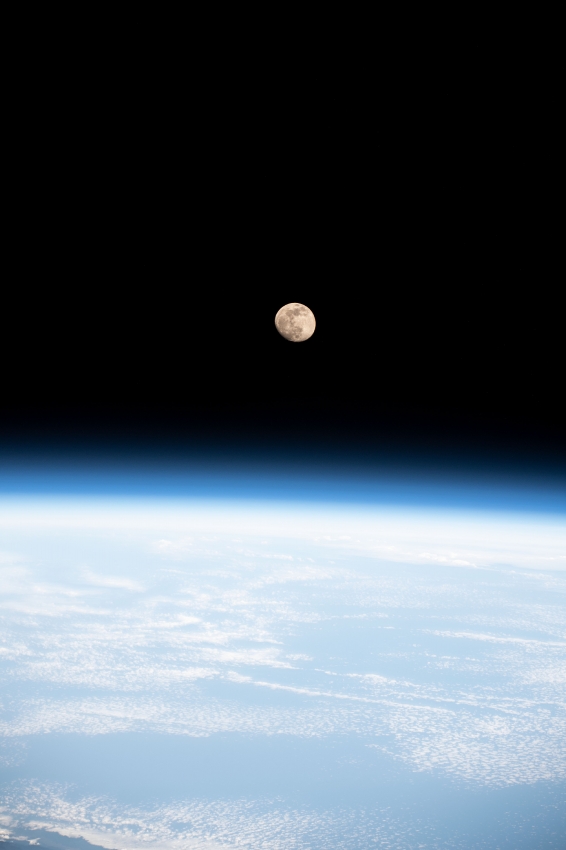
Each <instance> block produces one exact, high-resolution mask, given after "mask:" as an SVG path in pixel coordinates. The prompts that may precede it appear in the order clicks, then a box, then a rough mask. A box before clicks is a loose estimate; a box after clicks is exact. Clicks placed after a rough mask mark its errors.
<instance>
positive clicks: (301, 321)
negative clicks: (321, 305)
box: [275, 302, 316, 342]
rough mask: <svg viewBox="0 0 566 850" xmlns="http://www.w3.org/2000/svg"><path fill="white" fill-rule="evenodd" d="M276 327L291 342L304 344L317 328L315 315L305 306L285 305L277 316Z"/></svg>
mask: <svg viewBox="0 0 566 850" xmlns="http://www.w3.org/2000/svg"><path fill="white" fill-rule="evenodd" d="M275 327H276V328H277V330H278V331H279V333H280V334H281V336H284V337H285V339H288V340H289V342H304V340H305V339H309V338H310V337H311V336H312V335H313V333H314V329H315V327H316V321H315V318H314V313H313V312H312V310H309V308H308V307H305V305H304V304H297V303H295V302H293V303H291V304H285V306H284V307H281V309H280V310H279V311H278V313H277V315H276V316H275Z"/></svg>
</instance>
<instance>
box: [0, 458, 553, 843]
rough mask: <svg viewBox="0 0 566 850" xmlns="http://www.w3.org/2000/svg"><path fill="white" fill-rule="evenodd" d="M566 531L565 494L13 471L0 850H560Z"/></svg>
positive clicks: (5, 553)
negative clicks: (34, 849) (86, 846)
mask: <svg viewBox="0 0 566 850" xmlns="http://www.w3.org/2000/svg"><path fill="white" fill-rule="evenodd" d="M565 518H566V489H565V488H564V486H563V482H562V481H561V479H560V478H559V477H558V476H555V477H554V478H553V477H552V476H547V477H546V478H542V477H539V478H538V479H536V478H535V477H534V476H530V477H529V476H526V475H522V476H520V475H514V476H513V475H511V474H510V473H509V474H506V475H505V476H504V475H499V476H495V475H491V476H488V475H487V474H486V473H482V474H481V475H480V474H478V475H476V476H474V475H472V473H471V472H469V471H468V472H467V473H466V474H465V475H464V474H458V475H457V474H455V473H453V472H452V473H451V472H450V471H449V470H448V471H445V472H444V473H443V474H440V473H437V474H434V475H433V474H432V473H430V472H426V474H425V471H421V473H420V474H418V475H417V474H415V473H414V472H410V470H409V471H405V472H403V471H399V470H397V471H395V470H391V469H389V470H385V469H382V470H381V472H380V471H379V470H377V471H376V470H375V469H372V470H369V471H367V472H366V473H363V471H360V470H359V469H358V470H357V471H356V472H355V474H354V472H352V470H350V471H348V470H344V469H342V470H339V471H337V470H336V469H333V468H332V467H330V466H329V467H324V468H323V467H319V468H318V469H316V470H313V469H312V468H311V469H305V470H302V471H301V470H300V469H299V470H297V469H296V468H295V467H293V468H291V467H288V468H287V469H286V470H285V469H282V468H281V467H278V468H274V467H273V468H262V467H261V466H259V465H258V466H256V467H255V468H254V467H252V466H249V465H248V466H247V467H244V466H240V467H236V466H234V468H233V469H232V470H231V471H230V470H229V469H227V467H226V465H225V464H224V465H223V464H219V465H218V466H217V467H214V465H213V464H209V465H208V466H207V465H206V464H202V465H201V466H200V467H198V465H196V464H193V465H192V466H191V467H190V468H189V466H187V465H186V464H185V466H182V465H180V466H179V469H172V468H165V467H164V466H159V465H155V466H154V467H153V468H152V467H151V466H150V465H146V466H141V465H140V466H138V467H136V466H135V464H131V465H130V466H129V467H128V468H125V467H122V468H118V467H116V466H114V467H112V465H109V464H106V465H103V464H100V465H99V466H98V468H95V467H94V466H93V465H91V466H90V467H85V466H84V465H83V466H82V467H81V466H79V465H75V466H72V465H70V464H69V465H67V467H64V466H63V465H60V466H59V467H58V468H55V467H53V466H51V467H49V465H48V464H45V465H44V466H41V465H37V464H36V465H33V464H29V465H28V466H27V468H26V466H25V465H22V464H20V465H19V466H18V465H17V464H13V465H12V467H10V466H9V464H7V463H4V464H3V465H2V467H1V469H0V625H1V632H0V795H1V798H2V802H1V804H0V836H2V835H3V836H4V837H6V838H8V837H10V838H12V839H18V838H19V840H21V841H24V840H25V842H26V846H29V845H28V844H27V842H28V841H29V840H35V839H38V840H39V841H40V845H44V846H49V840H50V839H49V834H50V833H58V834H60V835H64V836H67V837H68V838H69V840H70V839H78V838H79V837H82V838H84V839H86V840H87V841H89V842H91V843H93V844H96V845H100V846H104V847H107V848H116V847H120V848H127V850H134V848H139V847H140V846H143V847H147V848H149V849H150V848H152V847H155V848H160V850H161V849H162V848H169V847H170V848H171V850H173V848H196V847H201V846H207V847H210V848H230V847H234V848H235V847H242V846H243V847H247V848H250V850H255V848H273V850H283V848H289V847H294V848H296V850H307V848H310V850H329V848H356V850H367V848H371V847H380V848H413V847H415V848H416V847H419V846H420V847H427V848H441V847H442V848H444V847H451V848H465V850H471V848H476V847H482V848H487V850H496V848H498V847H501V846H503V845H504V843H505V846H512V847H514V848H517V850H531V848H532V847H534V846H537V847H538V846H541V847H542V846H544V847H549V848H557V850H558V848H561V847H563V846H564V841H565V838H566V806H565V802H564V801H565V791H566V708H565V706H566V673H565V671H566V522H565ZM205 842H208V843H205ZM22 846H23V845H22ZM68 846H69V847H72V846H73V845H72V843H71V844H69V845H68Z"/></svg>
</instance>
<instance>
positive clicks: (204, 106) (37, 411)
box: [1, 42, 566, 456]
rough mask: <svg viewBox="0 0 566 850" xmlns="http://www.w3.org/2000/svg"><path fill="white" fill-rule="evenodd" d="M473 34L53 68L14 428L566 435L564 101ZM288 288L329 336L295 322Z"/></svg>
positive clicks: (16, 364)
mask: <svg viewBox="0 0 566 850" xmlns="http://www.w3.org/2000/svg"><path fill="white" fill-rule="evenodd" d="M364 45H365V42H364ZM460 47H461V49H460ZM460 47H458V46H455V45H453V46H452V47H451V48H450V49H448V48H446V49H444V50H440V51H436V52H430V51H427V50H425V49H422V50H421V51H420V52H418V53H416V54H413V55H412V57H411V58H410V61H409V60H408V59H407V57H405V59H404V60H403V61H402V60H401V58H400V57H399V56H397V54H396V53H395V51H390V52H388V51H387V50H385V49H384V48H383V45H381V48H380V49H379V50H378V49H377V46H376V48H375V51H374V52H372V51H371V50H369V51H368V49H367V45H366V46H365V47H364V50H361V51H356V50H354V49H353V48H352V46H351V45H350V52H349V54H348V55H349V56H351V57H352V58H351V60H348V61H346V59H345V58H344V55H343V54H342V53H341V52H340V51H338V52H336V51H334V52H332V51H330V52H329V51H328V50H326V51H322V49H321V51H320V52H317V51H314V52H313V51H312V50H311V53H310V54H309V51H308V50H305V48H304V46H303V47H302V48H301V50H302V53H301V57H298V58H297V61H294V62H293V63H292V67H291V65H289V63H288V62H287V64H285V63H283V64H281V62H278V61H277V60H276V59H274V60H273V61H272V62H271V63H269V61H268V58H266V57H265V53H263V54H262V55H263V56H264V59H263V60H262V62H263V64H261V63H260V64H258V62H255V63H254V62H253V61H251V60H250V59H249V57H248V58H245V57H240V58H239V59H238V60H237V61H236V62H235V63H234V62H232V63H231V64H230V63H228V65H229V67H228V65H222V64H221V65H220V66H218V67H217V66H216V65H215V66H214V68H212V66H210V65H207V66H206V67H201V66H198V63H197V66H195V64H194V62H193V63H192V64H191V61H189V60H188V59H185V58H183V56H179V55H177V54H175V55H174V56H173V57H172V58H171V57H170V58H169V60H168V63H169V64H167V63H165V65H163V66H162V67H161V70H160V72H159V73H158V74H157V76H155V74H156V71H155V64H153V65H151V67H149V65H148V62H149V60H147V61H146V60H143V59H139V60H138V62H137V64H136V63H134V64H133V65H132V63H125V62H124V63H122V64H120V61H119V59H117V60H116V63H115V66H114V67H113V71H112V73H110V72H109V71H108V70H106V72H105V73H100V74H96V73H93V72H92V68H91V69H90V71H89V69H88V67H87V68H85V70H84V71H82V72H79V73H77V75H74V76H73V75H71V77H70V76H69V75H68V74H63V73H62V72H61V73H60V72H58V71H57V69H56V67H55V65H54V67H53V69H52V71H51V73H50V74H48V75H47V76H48V77H49V79H50V82H51V85H50V86H49V85H47V84H45V85H43V84H42V82H41V81H39V82H38V83H37V86H36V89H35V94H34V98H33V103H32V104H31V111H32V115H34V116H35V119H34V120H35V121H36V125H37V127H39V128H40V142H39V146H37V145H36V147H35V149H34V150H33V154H34V155H33V157H32V156H31V153H32V148H31V147H30V149H29V154H30V155H29V156H27V160H26V162H27V170H26V173H25V178H23V179H22V190H21V193H20V198H19V203H18V204H16V207H15V210H14V215H13V232H14V241H15V243H16V244H17V245H18V252H17V253H18V263H17V264H16V266H15V268H14V269H13V270H12V272H11V283H10V285H9V287H8V289H9V290H10V292H9V297H7V298H6V300H5V311H4V316H3V321H4V327H5V331H6V332H5V333H4V334H3V336H2V352H1V355H2V362H3V364H4V368H3V381H2V383H3V390H2V400H1V405H2V429H3V434H4V439H5V440H8V441H9V440H11V439H13V438H14V435H16V436H18V435H19V436H20V437H21V435H23V434H29V435H35V437H34V439H35V438H37V439H41V435H42V434H46V433H48V432H51V433H53V432H58V433H68V434H72V433H74V434H75V435H77V434H80V433H84V434H85V435H86V434H90V435H91V436H92V435H93V434H97V433H108V434H109V433H113V432H116V433H117V432H120V433H122V434H125V435H127V434H128V433H133V431H136V430H137V431H138V432H140V431H144V432H145V433H146V434H148V435H154V436H155V438H156V439H159V438H160V435H161V437H163V435H166V434H170V433H172V432H173V431H175V432H176V433H181V434H182V433H187V434H189V433H193V434H195V433H197V432H198V433H202V434H211V433H221V432H222V433H224V434H231V433H236V432H237V433H240V434H244V435H247V436H248V437H249V438H250V439H253V438H254V435H256V434H258V433H262V434H264V435H265V434H266V433H273V434H281V433H285V434H287V435H292V434H296V435H299V437H298V438H300V439H303V438H304V437H305V434H308V436H309V439H311V440H316V439H317V437H318V435H324V434H326V435H330V437H332V439H335V440H336V441H338V442H340V443H344V442H345V443H348V441H355V440H358V439H361V436H360V435H363V439H364V440H368V441H369V442H371V441H372V440H379V439H380V435H383V434H384V433H387V434H399V433H404V434H406V435H407V439H408V440H411V439H413V438H418V437H419V435H422V434H423V433H427V434H429V435H430V436H431V438H434V440H436V442H437V443H438V444H441V443H442V441H443V440H444V439H448V438H449V439H460V440H461V441H462V442H463V444H464V443H465V442H466V441H468V442H469V441H470V440H472V441H473V440H474V439H492V438H493V439H495V440H496V441H498V444H500V445H502V446H503V445H504V444H505V443H506V442H509V441H511V442H515V443H517V444H520V443H521V441H522V443H523V444H524V446H525V447H527V446H530V447H531V448H533V447H538V448H541V447H543V448H544V449H545V450H547V449H548V450H549V451H550V450H551V451H556V452H557V453H558V454H561V453H563V451H564V446H565V442H566V418H565V415H564V411H563V403H562V396H563V394H564V393H563V383H564V380H563V371H564V369H563V366H564V354H563V329H562V313H561V308H560V302H559V299H558V297H557V287H558V285H559V282H560V279H561V277H563V275H561V272H560V269H561V264H558V257H559V241H560V239H561V238H562V237H561V236H560V228H559V226H558V222H557V218H556V215H555V212H554V210H555V207H554V202H555V189H554V188H553V187H554V186H555V185H556V179H557V175H556V171H555V168H556V164H557V161H558V154H557V151H558V149H559V138H558V123H557V121H556V117H555V111H554V110H553V109H551V108H550V106H549V103H548V101H547V100H545V97H544V96H543V94H542V89H541V88H540V85H539V83H540V68H539V69H538V72H537V73H538V74H539V76H538V77H537V76H536V75H534V74H533V73H532V71H533V68H532V67H531V64H530V59H529V57H528V56H526V55H520V54H515V55H514V56H510V54H506V56H505V57H502V56H501V55H498V53H497V51H495V52H494V50H493V47H488V46H486V45H484V44H477V45H465V46H462V45H460ZM268 52H269V51H268ZM299 52H300V51H299ZM315 59H316V61H315ZM87 64H88V63H87ZM126 66H127V67H126ZM195 67H196V71H198V73H196V72H195ZM132 69H133V70H132ZM219 69H220V70H219ZM134 71H135V72H134ZM53 81H56V85H53ZM165 83H166V85H165ZM23 156H24V158H26V153H25V152H24V154H23ZM289 301H300V302H303V303H305V304H307V305H308V306H309V307H310V308H311V309H312V310H313V312H314V313H315V316H316V319H317V330H316V333H315V335H314V337H313V338H312V339H311V340H309V341H308V342H306V343H303V344H298V345H294V344H290V343H288V342H286V341H285V340H283V339H282V338H280V337H279V336H278V334H277V332H276V331H275V328H274V325H273V319H274V316H275V313H276V312H277V310H278V309H279V308H280V307H281V306H282V305H283V304H285V303H287V302H289ZM557 456H558V455H557Z"/></svg>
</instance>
